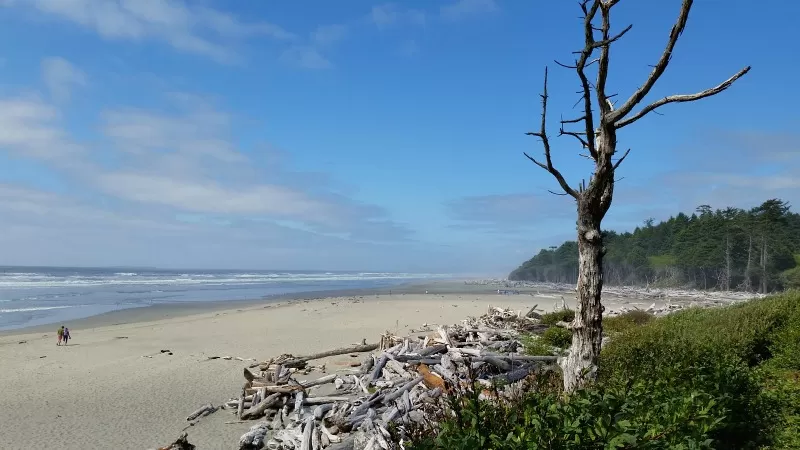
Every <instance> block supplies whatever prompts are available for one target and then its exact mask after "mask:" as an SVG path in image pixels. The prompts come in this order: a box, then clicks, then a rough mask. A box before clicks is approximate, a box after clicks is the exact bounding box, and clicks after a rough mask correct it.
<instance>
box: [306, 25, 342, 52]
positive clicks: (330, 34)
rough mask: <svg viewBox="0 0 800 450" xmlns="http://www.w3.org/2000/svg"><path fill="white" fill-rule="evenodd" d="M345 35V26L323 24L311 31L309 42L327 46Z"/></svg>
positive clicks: (337, 41) (335, 42)
mask: <svg viewBox="0 0 800 450" xmlns="http://www.w3.org/2000/svg"><path fill="white" fill-rule="evenodd" d="M345 36H347V27H346V26H344V25H341V24H334V25H323V26H320V27H317V29H316V30H314V32H313V33H311V42H313V43H314V44H316V45H318V46H322V47H328V46H331V45H334V44H337V43H339V41H341V40H342V39H344V38H345Z"/></svg>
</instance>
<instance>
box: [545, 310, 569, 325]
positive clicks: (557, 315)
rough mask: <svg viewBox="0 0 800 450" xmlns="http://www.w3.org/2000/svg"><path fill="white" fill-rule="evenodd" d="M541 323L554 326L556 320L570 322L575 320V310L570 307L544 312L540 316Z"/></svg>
mask: <svg viewBox="0 0 800 450" xmlns="http://www.w3.org/2000/svg"><path fill="white" fill-rule="evenodd" d="M541 320H542V323H543V324H545V325H550V326H551V327H552V326H555V324H557V323H558V322H567V323H569V322H572V321H573V320H575V311H573V310H571V309H562V310H558V311H553V312H551V313H547V314H544V315H543V316H542V319H541Z"/></svg>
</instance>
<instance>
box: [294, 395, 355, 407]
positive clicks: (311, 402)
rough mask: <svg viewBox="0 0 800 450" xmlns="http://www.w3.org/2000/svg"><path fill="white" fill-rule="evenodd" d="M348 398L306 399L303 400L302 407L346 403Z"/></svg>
mask: <svg viewBox="0 0 800 450" xmlns="http://www.w3.org/2000/svg"><path fill="white" fill-rule="evenodd" d="M347 401H350V397H307V398H306V399H304V400H303V404H304V405H309V406H310V405H324V404H326V403H336V402H347Z"/></svg>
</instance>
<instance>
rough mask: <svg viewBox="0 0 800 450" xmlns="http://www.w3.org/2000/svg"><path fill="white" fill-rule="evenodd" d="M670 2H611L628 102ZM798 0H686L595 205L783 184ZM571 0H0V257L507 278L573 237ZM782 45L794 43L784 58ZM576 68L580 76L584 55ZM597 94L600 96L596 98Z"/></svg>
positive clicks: (768, 193)
mask: <svg viewBox="0 0 800 450" xmlns="http://www.w3.org/2000/svg"><path fill="white" fill-rule="evenodd" d="M679 7H680V1H679V0H660V1H654V0H653V1H633V0H623V1H621V2H620V3H619V4H618V5H617V6H615V7H614V9H613V16H612V29H615V30H621V29H622V28H624V27H625V26H627V25H629V24H633V28H632V29H631V31H630V32H629V33H628V34H627V35H626V36H625V37H624V38H623V39H622V40H620V41H618V42H617V43H615V46H614V47H613V48H612V51H611V63H610V75H609V81H608V91H609V92H613V93H616V94H618V98H619V99H625V98H627V97H628V96H629V95H630V94H631V93H632V92H633V91H634V90H635V89H636V88H637V87H638V86H639V85H640V84H641V83H642V82H643V81H644V80H645V78H646V77H647V75H648V73H649V71H650V70H651V65H652V64H654V63H655V61H656V60H657V59H658V57H659V56H660V54H661V52H662V51H663V48H664V46H665V44H666V41H667V37H668V35H669V30H670V27H671V26H672V23H673V22H674V20H675V18H676V17H677V14H678V10H679ZM798 15H800V2H794V1H790V0H766V1H764V2H758V4H757V3H756V2H750V1H744V0H697V1H696V2H695V5H694V8H693V10H692V13H691V15H690V19H689V23H688V26H687V28H686V30H685V32H684V34H683V36H682V38H681V40H680V41H679V43H678V45H677V47H676V50H675V53H674V55H673V58H672V61H671V63H670V66H669V68H668V69H667V72H666V73H665V74H664V76H663V77H662V78H661V80H660V82H659V84H658V85H656V87H655V88H654V89H653V91H652V92H651V93H650V95H649V96H648V97H647V98H646V99H645V100H644V103H643V105H642V106H644V104H646V103H649V102H652V101H654V100H656V99H658V98H660V97H663V96H665V95H669V94H677V93H692V92H696V91H700V90H703V89H706V88H709V87H711V86H714V85H716V84H718V83H720V82H722V81H723V80H725V79H726V78H728V77H729V76H731V75H733V74H734V73H736V72H737V71H738V70H740V69H741V68H743V67H744V66H747V65H750V66H752V70H751V72H750V73H748V74H747V75H746V76H745V77H744V78H742V79H740V80H739V81H737V82H736V83H735V84H734V85H733V87H731V88H730V89H729V90H727V91H725V92H724V93H722V94H720V95H718V96H715V97H712V98H709V99H705V100H703V101H700V102H695V103H684V104H673V105H667V106H665V107H663V108H661V109H659V112H660V114H650V115H648V116H647V117H645V118H644V119H642V120H639V121H638V122H636V124H634V125H631V126H629V127H626V128H625V129H623V130H621V131H620V133H619V136H618V142H619V144H618V146H619V149H620V150H624V149H628V148H630V149H631V153H630V155H629V156H628V158H627V159H626V160H625V162H624V163H623V164H622V166H621V167H620V169H619V170H618V173H617V178H618V183H617V186H616V190H615V198H614V201H613V204H612V207H611V211H610V213H609V214H608V216H607V217H606V219H605V221H604V223H603V226H604V228H606V229H615V230H619V231H624V230H632V229H634V228H635V227H636V226H637V225H640V224H641V223H643V222H644V220H645V219H647V218H654V219H656V220H662V219H667V218H669V216H670V215H674V214H675V213H677V212H678V211H688V212H691V211H693V210H694V209H695V207H697V206H698V205H701V204H709V205H711V206H712V207H715V208H724V207H726V206H738V207H743V208H750V207H753V206H755V205H757V204H759V203H761V202H762V201H764V200H766V199H769V198H775V197H777V198H781V199H783V200H787V201H789V202H791V203H792V204H794V205H798V204H800V203H798V201H800V198H799V197H800V195H799V194H798V193H799V192H800V144H798V137H800V133H798V131H797V130H798V129H800V127H798V125H800V113H798V109H797V107H796V105H797V103H798V102H800V94H798V91H797V89H796V88H795V87H796V78H797V71H798V69H800V59H798V57H797V56H796V53H797V52H796V48H795V45H794V44H795V41H796V36H795V35H794V33H793V31H792V30H793V29H794V27H795V26H796V24H795V23H794V20H795V19H794V18H796V17H798ZM581 47H582V26H581V19H580V9H579V8H578V4H577V2H574V1H561V0H535V1H534V0H530V1H522V0H514V1H512V0H436V1H434V0H425V1H423V0H405V1H400V0H398V1H396V2H394V3H386V2H383V1H367V0H348V1H336V2H334V1H323V0H306V1H291V2H290V1H277V0H274V1H272V0H271V1H266V0H264V1H243V0H242V1H223V0H0V248H2V252H0V264H5V265H64V266H156V267H164V268H230V269H287V270H288V269H294V270H302V269H320V270H376V271H377V270H382V271H383V270H387V271H403V272H436V273H459V274H461V273H469V274H487V275H505V274H507V273H508V272H509V271H510V270H512V269H513V268H515V267H516V266H517V265H519V264H520V263H521V262H522V261H524V260H526V259H528V258H530V257H531V256H532V255H533V254H535V253H536V252H538V250H539V249H541V248H543V247H548V246H551V245H558V244H560V243H561V242H563V241H564V240H566V239H573V235H574V233H575V203H574V200H572V199H571V198H570V197H563V196H555V195H552V194H550V193H548V190H556V189H557V188H558V185H557V183H556V181H555V180H554V179H553V178H552V177H551V176H550V175H549V174H547V173H546V172H544V171H543V170H541V169H540V168H538V167H536V166H535V165H533V164H532V163H530V162H529V161H528V160H527V159H526V158H525V157H524V156H523V152H528V153H530V154H532V155H534V156H539V157H541V155H542V147H541V143H540V142H539V141H538V139H537V138H535V137H530V136H526V135H525V132H527V131H536V130H537V128H538V126H539V120H540V114H541V105H540V98H539V94H540V92H541V89H542V82H543V74H544V68H545V66H548V67H549V73H550V76H549V94H550V103H549V106H548V108H549V116H548V120H549V129H548V131H549V133H550V135H551V141H552V146H553V160H554V163H555V165H556V166H557V167H558V168H560V170H561V171H562V172H563V173H564V175H565V177H566V178H567V180H568V181H569V182H570V184H571V185H573V186H576V185H577V184H578V182H580V180H581V179H588V177H589V175H590V173H591V163H590V162H589V161H587V160H586V159H584V158H582V157H581V156H580V155H579V153H580V149H579V148H578V147H577V146H576V145H575V144H576V142H575V141H574V140H572V139H571V138H569V137H561V138H559V137H557V134H558V119H559V117H561V116H563V117H572V116H576V115H578V114H576V113H577V109H576V108H575V106H574V105H575V103H576V102H577V101H578V100H579V94H577V91H578V89H579V84H578V79H577V77H576V75H575V73H574V71H571V70H568V69H564V68H561V67H558V66H557V65H556V64H555V63H554V62H553V61H554V60H559V61H562V62H570V61H571V60H572V59H573V58H574V55H573V54H572V52H573V51H576V50H579V49H580V48H581ZM792 55H795V56H792ZM592 76H594V75H592ZM615 99H616V97H615Z"/></svg>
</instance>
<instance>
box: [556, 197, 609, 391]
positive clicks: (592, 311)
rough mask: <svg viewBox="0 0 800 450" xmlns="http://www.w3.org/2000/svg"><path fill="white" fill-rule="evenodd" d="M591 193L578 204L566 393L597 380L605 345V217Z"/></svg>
mask: <svg viewBox="0 0 800 450" xmlns="http://www.w3.org/2000/svg"><path fill="white" fill-rule="evenodd" d="M595 187H596V186H595ZM590 193H591V191H584V195H583V196H582V197H581V198H580V199H579V200H578V283H577V288H576V290H577V293H578V308H577V311H575V320H574V321H573V322H572V345H571V347H570V350H569V354H568V355H567V356H566V357H565V358H564V359H563V360H562V361H561V369H562V371H563V374H564V389H565V390H566V391H567V392H572V391H574V390H575V389H577V388H579V387H581V386H583V385H584V384H586V383H587V382H591V381H593V380H595V379H596V378H597V357H598V356H599V355H600V344H601V343H602V342H603V325H602V316H603V309H604V308H603V305H602V303H601V293H602V290H603V253H604V252H603V237H602V234H601V231H600V220H601V219H602V214H600V215H599V214H598V213H599V211H597V210H596V209H595V208H593V207H592V206H593V204H595V203H596V202H594V201H592V200H594V199H592V198H591V196H590V195H589V194H590ZM608 201H609V202H610V195H609V199H608ZM598 215H599V217H598Z"/></svg>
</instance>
